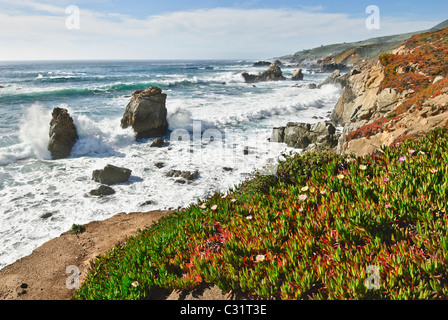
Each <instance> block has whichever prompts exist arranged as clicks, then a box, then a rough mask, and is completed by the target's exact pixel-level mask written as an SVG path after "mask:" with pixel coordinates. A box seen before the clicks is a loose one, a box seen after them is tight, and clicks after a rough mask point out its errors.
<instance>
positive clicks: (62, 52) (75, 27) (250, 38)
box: [0, 0, 448, 60]
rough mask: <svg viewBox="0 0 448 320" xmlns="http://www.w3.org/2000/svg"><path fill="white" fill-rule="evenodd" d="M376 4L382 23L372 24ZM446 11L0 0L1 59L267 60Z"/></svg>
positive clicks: (430, 5) (388, 5)
mask: <svg viewBox="0 0 448 320" xmlns="http://www.w3.org/2000/svg"><path fill="white" fill-rule="evenodd" d="M369 5H376V6H377V7H378V8H379V10H380V16H379V17H380V20H379V21H380V29H369V28H367V27H366V20H367V19H368V17H369V16H370V15H371V14H372V13H366V8H367V7H368V6H369ZM73 6H76V7H73ZM67 8H69V9H70V8H72V9H73V8H75V9H76V8H78V9H79V16H78V15H77V12H76V10H74V11H73V10H69V11H67ZM446 13H448V1H446V0H443V1H441V0H438V1H432V0H426V1H392V0H388V1H383V0H379V1H363V0H351V1H330V0H325V1H293V0H275V1H273V0H270V1H267V0H247V1H245V0H241V1H222V0H191V1H188V0H159V1H143V0H128V1H123V0H88V1H87V0H79V1H72V0H68V1H67V0H52V1H50V0H39V1H32V0H0V60H54V59H58V60H59V59H267V58H271V57H275V56H281V55H285V54H291V53H294V52H296V51H299V50H302V49H309V48H313V47H317V46H320V45H322V44H324V45H325V44H332V43H340V42H350V41H359V40H365V39H368V38H371V37H378V36H384V35H391V34H397V33H404V32H411V31H420V30H425V29H428V28H431V27H433V26H435V25H436V24H438V23H440V22H442V21H444V20H446V19H448V15H447V16H445V14H446ZM78 17H79V19H78ZM78 22H79V23H78Z"/></svg>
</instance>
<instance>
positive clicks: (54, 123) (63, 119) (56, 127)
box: [48, 108, 78, 159]
mask: <svg viewBox="0 0 448 320" xmlns="http://www.w3.org/2000/svg"><path fill="white" fill-rule="evenodd" d="M49 135H50V141H49V143H48V150H49V151H50V152H51V156H52V158H53V159H63V158H67V157H69V156H70V153H71V151H72V148H73V146H74V145H75V143H76V141H77V140H78V133H77V131H76V127H75V124H74V122H73V119H72V117H71V116H70V115H69V113H68V111H67V109H64V108H54V109H53V112H52V119H51V121H50V132H49Z"/></svg>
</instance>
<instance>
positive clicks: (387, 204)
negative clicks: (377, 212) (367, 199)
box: [384, 203, 392, 209]
mask: <svg viewBox="0 0 448 320" xmlns="http://www.w3.org/2000/svg"><path fill="white" fill-rule="evenodd" d="M384 207H385V208H386V209H390V208H392V205H391V204H390V203H386V205H385V206H384Z"/></svg>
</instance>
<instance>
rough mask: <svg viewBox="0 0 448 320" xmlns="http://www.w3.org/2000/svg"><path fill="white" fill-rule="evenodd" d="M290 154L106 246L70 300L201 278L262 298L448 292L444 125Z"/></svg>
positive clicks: (139, 294)
mask: <svg viewBox="0 0 448 320" xmlns="http://www.w3.org/2000/svg"><path fill="white" fill-rule="evenodd" d="M285 158H286V159H285V160H284V161H280V162H279V168H278V172H277V175H276V176H263V175H255V176H254V177H252V178H251V179H248V180H247V181H245V182H244V183H242V184H241V185H239V186H236V187H235V188H233V189H232V190H229V191H228V193H226V194H215V195H214V196H212V197H211V198H209V199H206V200H204V201H199V200H198V202H197V204H194V205H191V206H189V207H188V208H186V209H184V210H182V211H179V212H176V213H175V214H174V215H172V216H169V217H166V218H164V219H162V220H161V221H159V223H158V224H157V225H155V226H153V227H151V228H149V229H146V230H141V231H140V233H139V235H137V236H135V237H132V238H129V239H128V240H127V242H126V243H121V244H117V246H116V247H115V248H114V249H113V250H111V251H109V252H107V253H106V254H104V255H101V256H98V257H97V259H96V260H95V261H93V262H92V263H91V270H90V272H89V274H88V277H87V280H86V281H85V282H84V283H83V284H82V285H81V287H80V289H78V290H77V291H76V293H75V295H74V298H75V299H142V298H147V297H148V296H150V295H151V293H152V292H153V290H154V289H156V288H157V289H160V288H164V289H168V290H173V289H179V290H180V289H195V288H198V287H200V286H201V285H202V284H204V283H211V284H216V285H217V286H218V287H219V288H220V289H221V290H223V292H225V293H228V292H231V291H232V292H240V293H243V294H244V295H246V296H250V297H254V298H273V299H444V298H447V297H448V268H447V267H448V261H447V259H448V237H447V230H448V219H447V212H446V211H447V197H448V191H447V190H448V130H447V129H446V128H444V129H437V130H435V131H432V132H429V133H427V134H426V135H425V136H423V137H420V138H419V139H418V140H408V141H405V142H403V143H402V144H400V145H398V146H394V147H389V148H382V149H381V150H380V151H378V152H376V153H374V154H372V155H369V156H365V157H355V156H342V155H337V154H332V153H327V152H321V153H306V154H304V155H302V156H300V155H297V154H290V155H285ZM213 209H214V210H213ZM374 268H377V270H378V272H379V273H378V274H377V279H376V280H377V285H378V286H376V287H373V288H372V286H368V285H366V284H367V283H366V281H367V280H369V277H370V276H372V274H371V273H369V271H370V270H372V269H374ZM135 283H138V286H136V285H135Z"/></svg>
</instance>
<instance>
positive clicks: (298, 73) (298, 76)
mask: <svg viewBox="0 0 448 320" xmlns="http://www.w3.org/2000/svg"><path fill="white" fill-rule="evenodd" d="M291 80H303V72H302V69H297V70H296V71H294V73H293V74H292V77H291Z"/></svg>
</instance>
